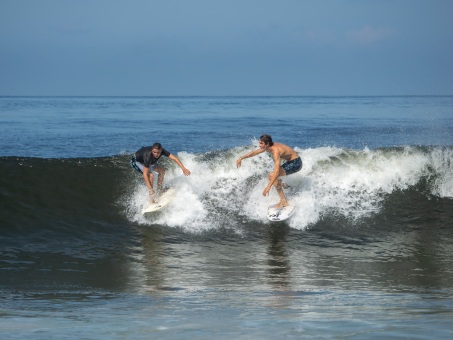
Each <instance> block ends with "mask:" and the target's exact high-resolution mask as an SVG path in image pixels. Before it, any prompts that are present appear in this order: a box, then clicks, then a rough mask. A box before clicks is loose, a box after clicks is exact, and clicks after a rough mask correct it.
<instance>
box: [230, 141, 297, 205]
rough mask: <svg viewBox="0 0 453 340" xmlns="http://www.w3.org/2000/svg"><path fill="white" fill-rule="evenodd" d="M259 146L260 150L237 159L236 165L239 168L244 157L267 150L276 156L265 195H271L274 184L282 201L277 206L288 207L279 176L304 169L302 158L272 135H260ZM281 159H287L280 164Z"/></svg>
mask: <svg viewBox="0 0 453 340" xmlns="http://www.w3.org/2000/svg"><path fill="white" fill-rule="evenodd" d="M259 147H260V148H259V149H258V150H254V151H251V152H249V153H248V154H246V155H244V156H242V157H240V158H239V159H238V160H237V161H236V165H237V167H238V168H239V167H240V166H241V162H242V160H243V159H244V158H249V157H253V156H256V155H258V154H260V153H263V152H265V151H267V152H269V153H270V154H271V155H272V157H273V158H274V171H273V172H272V173H270V174H269V175H268V178H269V184H268V185H267V186H266V188H265V189H264V191H263V195H264V196H266V195H269V190H271V188H272V185H273V186H274V187H275V189H276V190H277V192H278V195H279V196H280V202H279V203H278V205H277V208H283V207H286V206H287V205H288V201H287V200H286V197H285V194H284V193H283V185H282V181H281V179H280V178H279V177H281V176H287V175H291V174H293V173H295V172H298V171H300V170H301V169H302V159H301V158H300V156H299V155H298V154H297V152H296V151H294V150H293V149H292V148H290V147H289V146H288V145H285V144H282V143H277V142H275V143H274V142H273V141H272V137H271V136H269V135H262V136H261V137H260V140H259ZM280 160H285V161H286V162H285V163H283V165H280Z"/></svg>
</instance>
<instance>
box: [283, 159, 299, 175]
mask: <svg viewBox="0 0 453 340" xmlns="http://www.w3.org/2000/svg"><path fill="white" fill-rule="evenodd" d="M282 168H283V170H285V172H286V175H291V174H293V173H295V172H298V171H300V169H302V159H301V158H300V157H297V158H296V159H293V160H292V161H288V162H286V163H285V164H283V165H282Z"/></svg>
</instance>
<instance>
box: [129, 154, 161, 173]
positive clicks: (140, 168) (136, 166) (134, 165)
mask: <svg viewBox="0 0 453 340" xmlns="http://www.w3.org/2000/svg"><path fill="white" fill-rule="evenodd" d="M130 164H131V167H132V168H133V169H134V170H135V171H137V172H139V173H141V174H143V168H144V167H145V165H143V164H142V163H140V162H138V161H137V160H136V159H135V157H134V156H132V158H131V161H130ZM156 167H157V163H156V164H151V165H150V166H149V171H154V169H155V168H156Z"/></svg>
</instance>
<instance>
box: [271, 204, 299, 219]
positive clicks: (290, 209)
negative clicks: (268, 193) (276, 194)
mask: <svg viewBox="0 0 453 340" xmlns="http://www.w3.org/2000/svg"><path fill="white" fill-rule="evenodd" d="M276 206H277V204H273V205H270V206H269V208H268V209H267V218H268V219H269V220H270V221H274V222H279V221H284V220H287V219H288V218H290V217H291V216H292V214H294V211H295V206H294V205H292V204H290V205H287V206H286V207H283V208H276Z"/></svg>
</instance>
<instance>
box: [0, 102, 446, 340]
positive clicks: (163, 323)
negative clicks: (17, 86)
mask: <svg viewBox="0 0 453 340" xmlns="http://www.w3.org/2000/svg"><path fill="white" fill-rule="evenodd" d="M0 128H1V135H0V190H1V191H0V203H1V208H0V292H1V305H0V336H1V337H2V338H5V339H15V338H17V339H22V338H33V339H61V338H93V339H94V338H96V339H123V338H133V339H148V338H163V339H165V338H167V339H174V338H225V339H227V338H228V339H230V338H238V339H241V338H247V339H250V338H257V339H258V338H259V339H275V338H283V337H295V338H310V337H313V338H318V337H321V338H336V337H347V338H364V339H365V338H367V339H368V338H377V337H389V338H397V337H400V338H451V337H452V336H453V326H452V323H451V320H452V318H453V263H452V260H451V259H452V258H453V246H452V244H453V242H452V241H453V229H452V228H453V175H452V174H453V133H452V132H453V97H429V96H428V97H80V98H79V97H0ZM262 133H269V134H271V135H272V136H273V137H274V139H275V140H277V141H280V142H283V143H285V144H288V145H290V146H292V147H294V148H295V149H296V150H297V151H298V152H299V153H300V154H301V156H302V158H303V161H304V167H303V169H302V171H301V172H299V173H297V174H295V175H292V176H289V177H288V178H287V179H286V182H287V183H288V184H289V186H290V188H289V189H288V196H289V198H290V200H291V201H292V202H293V203H294V204H295V205H296V207H297V211H296V213H295V215H294V216H293V217H292V218H291V219H290V220H288V221H287V222H284V223H278V224H275V223H271V222H269V221H267V219H266V217H265V212H266V207H267V206H268V205H269V204H270V203H273V202H274V201H275V200H277V197H276V194H275V192H271V195H270V197H269V198H267V197H266V198H265V197H262V196H261V192H262V190H263V188H264V187H265V185H266V174H267V173H268V172H269V171H271V170H272V160H271V158H270V157H269V156H265V155H261V156H259V157H256V158H255V159H247V160H244V161H243V165H242V167H241V168H240V169H237V168H236V165H235V159H236V158H237V157H239V155H241V154H243V153H244V152H247V151H249V150H252V149H253V148H255V147H256V138H258V137H259V136H260V135H261V134H262ZM156 141H159V142H161V143H162V144H163V146H164V147H165V148H166V149H168V150H169V151H170V152H172V153H174V154H176V155H177V156H178V157H179V158H180V159H181V160H182V161H183V163H184V164H185V165H186V167H187V168H189V169H190V170H191V171H192V175H191V176H190V177H185V176H183V175H182V172H181V171H180V169H179V168H178V167H175V165H174V164H173V163H171V162H163V164H164V165H165V166H166V167H167V169H168V170H167V177H166V183H167V184H168V185H169V186H173V187H175V188H176V189H177V190H178V196H177V198H175V200H174V201H173V202H172V203H171V204H170V205H169V206H168V207H167V208H166V209H165V210H164V211H162V212H161V213H158V214H156V215H155V216H151V217H149V218H144V217H143V216H142V215H141V213H140V211H141V209H142V207H143V206H144V205H146V199H147V197H146V189H145V187H144V184H143V180H142V179H141V178H140V176H138V175H137V174H136V173H134V172H133V171H132V169H131V168H130V167H129V164H128V161H129V158H130V154H131V153H133V152H134V151H135V150H137V149H138V148H140V147H141V146H142V145H150V144H152V143H154V142H156Z"/></svg>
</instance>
